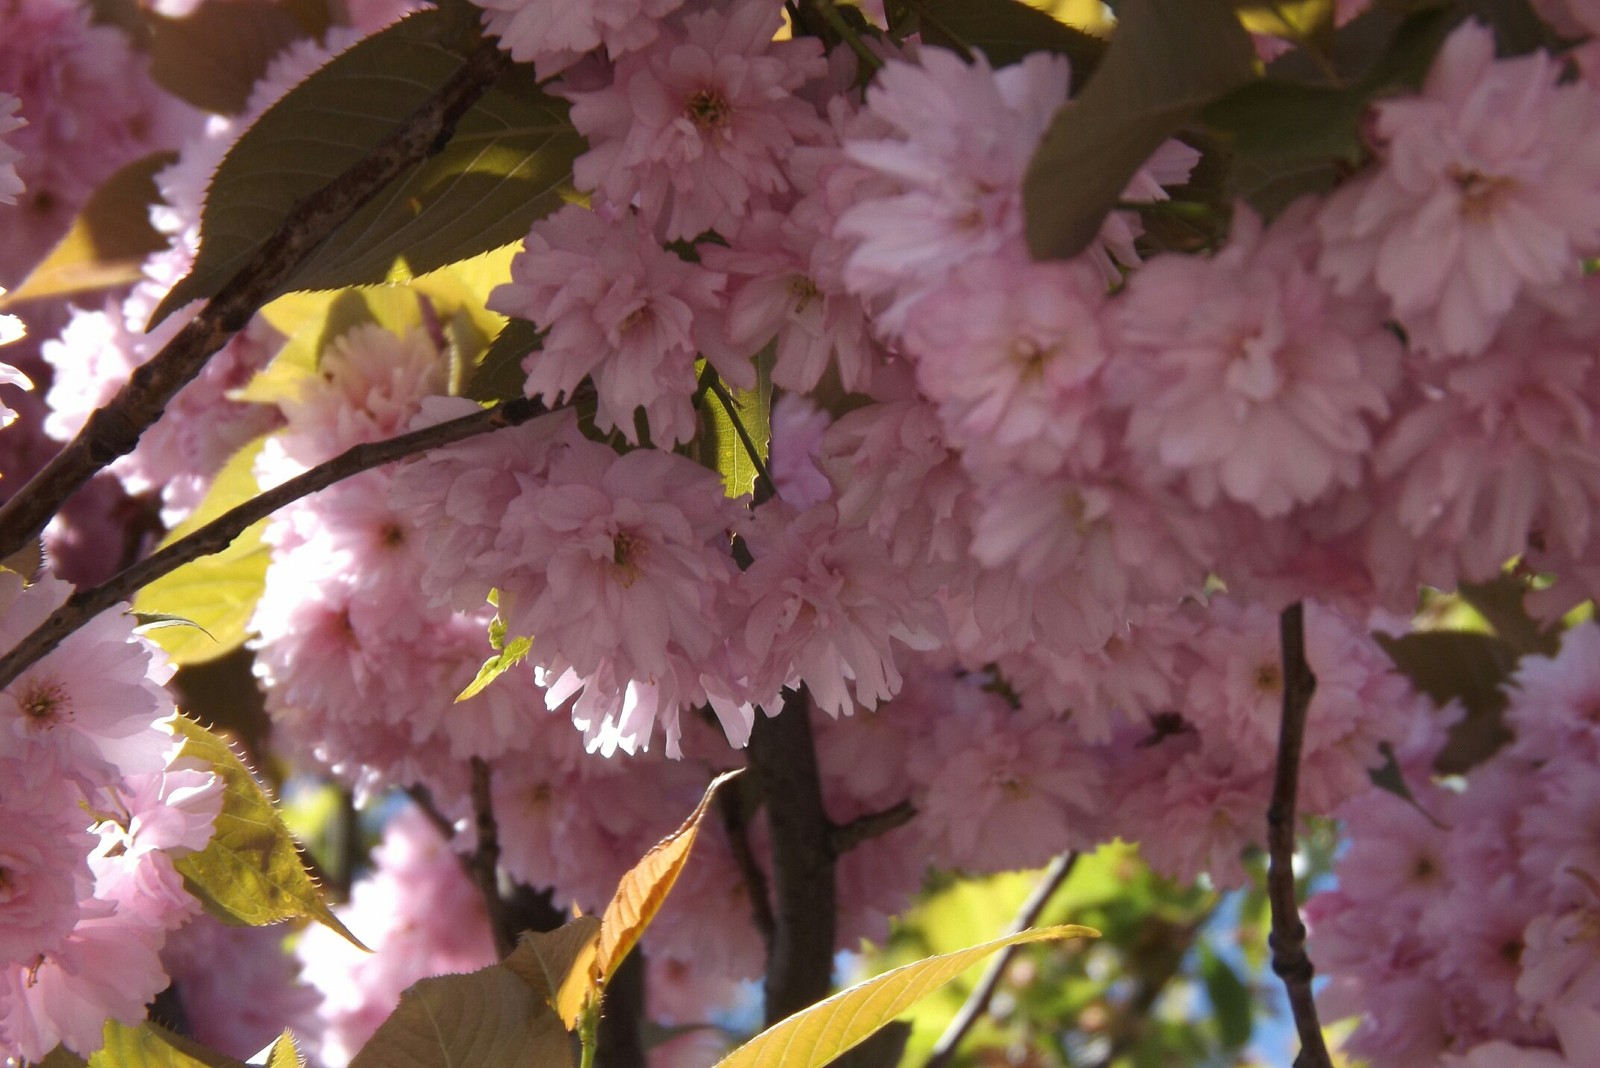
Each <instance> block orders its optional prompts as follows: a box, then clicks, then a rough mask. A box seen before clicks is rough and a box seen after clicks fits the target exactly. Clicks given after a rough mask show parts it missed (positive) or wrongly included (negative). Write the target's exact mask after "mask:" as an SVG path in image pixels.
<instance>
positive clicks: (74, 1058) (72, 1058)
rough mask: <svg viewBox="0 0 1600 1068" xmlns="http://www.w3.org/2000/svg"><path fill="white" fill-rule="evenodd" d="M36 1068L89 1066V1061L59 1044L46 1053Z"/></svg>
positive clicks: (86, 1067) (81, 1067)
mask: <svg viewBox="0 0 1600 1068" xmlns="http://www.w3.org/2000/svg"><path fill="white" fill-rule="evenodd" d="M36 1068H89V1062H88V1061H86V1060H84V1059H83V1058H82V1057H80V1056H78V1055H77V1054H76V1053H74V1052H72V1051H71V1050H70V1049H68V1048H67V1047H65V1046H57V1047H56V1048H55V1049H53V1050H51V1051H50V1052H49V1053H46V1054H45V1055H44V1060H42V1061H40V1062H39V1063H38V1065H37V1066H36Z"/></svg>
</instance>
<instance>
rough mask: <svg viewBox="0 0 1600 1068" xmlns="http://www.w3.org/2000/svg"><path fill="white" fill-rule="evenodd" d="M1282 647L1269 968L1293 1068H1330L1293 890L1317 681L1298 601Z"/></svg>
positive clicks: (1286, 618)
mask: <svg viewBox="0 0 1600 1068" xmlns="http://www.w3.org/2000/svg"><path fill="white" fill-rule="evenodd" d="M1278 635H1279V641H1280V642H1281V644H1282V646H1283V725H1282V727H1281V728H1280V730H1279V733H1278V767H1277V771H1276V773H1275V774H1274V776H1273V779H1272V802H1271V804H1270V805H1269V806H1268V808H1267V857H1268V864H1267V901H1268V903H1269V904H1270V905H1271V908H1272V934H1271V935H1270V936H1269V937H1268V939H1267V945H1268V946H1270V947H1271V949H1272V970H1273V972H1274V973H1275V974H1276V975H1277V976H1278V978H1280V979H1282V980H1283V985H1284V987H1285V989H1287V990H1288V992H1289V1007H1290V1009H1291V1011H1292V1012H1293V1013H1294V1024H1295V1029H1296V1030H1297V1031H1298V1032H1299V1033H1300V1055H1299V1056H1298V1057H1296V1058H1295V1062H1294V1063H1295V1068H1332V1061H1331V1060H1330V1059H1329V1057H1328V1047H1327V1045H1326V1044H1325V1043H1324V1042H1323V1040H1322V1025H1321V1024H1320V1023H1319V1022H1318V1020H1317V1003H1316V1001H1315V1000H1314V999H1313V997H1312V994H1311V976H1312V974H1313V971H1314V969H1313V968H1312V967H1311V958H1310V957H1308V956H1307V955H1306V925H1305V924H1304V923H1303V922H1301V920H1300V906H1299V903H1298V902H1297V901H1296V900H1295V887H1294V827H1295V799H1296V797H1297V795H1298V794H1299V790H1300V751H1301V749H1302V748H1303V747H1304V743H1305V736H1306V713H1307V711H1308V710H1309V709H1310V707H1311V696H1312V694H1314V693H1315V692H1316V689H1317V677H1316V676H1315V675H1314V674H1312V672H1311V665H1310V663H1309V662H1307V660H1306V637H1305V610H1304V608H1303V607H1302V606H1301V605H1300V603H1299V602H1298V601H1297V602H1295V603H1294V604H1292V605H1290V606H1289V607H1288V608H1285V609H1284V610H1283V615H1282V616H1281V617H1280V618H1279V621H1278Z"/></svg>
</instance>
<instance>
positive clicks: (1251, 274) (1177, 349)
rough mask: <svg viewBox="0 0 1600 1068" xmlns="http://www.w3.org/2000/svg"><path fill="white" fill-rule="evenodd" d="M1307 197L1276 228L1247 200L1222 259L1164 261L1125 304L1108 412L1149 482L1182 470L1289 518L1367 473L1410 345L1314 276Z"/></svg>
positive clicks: (1366, 303) (1205, 491)
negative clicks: (1121, 413) (1122, 428)
mask: <svg viewBox="0 0 1600 1068" xmlns="http://www.w3.org/2000/svg"><path fill="white" fill-rule="evenodd" d="M1313 210H1314V204H1313V203H1312V202H1311V201H1309V200H1304V201H1301V202H1299V203H1298V204H1296V205H1295V206H1294V207H1291V208H1290V209H1289V210H1288V211H1287V212H1286V213H1285V214H1284V215H1283V216H1282V217H1280V218H1279V219H1278V220H1277V221H1276V222H1275V223H1273V225H1272V226H1271V227H1264V226H1263V225H1262V223H1261V220H1260V219H1259V217H1257V216H1256V214H1255V212H1254V211H1252V210H1251V209H1250V208H1249V207H1247V206H1245V205H1242V204H1241V205H1239V206H1238V207H1237V208H1236V210H1235V212H1234V223H1233V229H1232V231H1231V233H1230V234H1229V238H1228V243H1227V245H1226V246H1225V247H1224V248H1223V250H1222V251H1221V252H1219V253H1217V254H1216V255H1215V256H1213V257H1211V258H1209V259H1205V258H1201V257H1196V256H1185V255H1177V254H1166V255H1161V256H1158V257H1156V258H1154V259H1152V260H1151V261H1150V262H1148V263H1146V264H1145V265H1144V266H1143V267H1141V268H1140V269H1139V270H1137V271H1135V272H1134V273H1133V275H1132V277H1131V279H1130V280H1129V283H1128V287H1127V289H1126V291H1125V292H1124V293H1123V295H1122V296H1121V297H1120V298H1119V299H1118V301H1117V303H1116V306H1115V307H1116V311H1115V322H1116V324H1117V330H1116V334H1115V341H1114V342H1113V343H1112V344H1113V346H1114V347H1115V349H1116V364H1115V368H1114V370H1113V371H1112V372H1109V373H1110V375H1111V380H1112V385H1110V386H1109V387H1108V392H1109V393H1110V394H1111V399H1112V403H1113V404H1115V405H1117V406H1118V407H1120V408H1123V409H1126V410H1128V411H1129V413H1130V414H1129V419H1128V426H1127V437H1126V440H1127V442H1128V445H1129V447H1130V448H1131V449H1132V451H1133V453H1134V456H1135V457H1136V458H1137V462H1138V464H1139V465H1140V467H1141V470H1142V471H1143V472H1144V473H1145V477H1146V478H1147V479H1149V480H1150V481H1153V482H1161V481H1164V480H1165V479H1166V478H1167V477H1169V475H1168V473H1169V472H1170V473H1171V474H1172V475H1181V477H1182V478H1183V479H1184V485H1185V487H1186V488H1187V491H1188V493H1189V495H1190V496H1191V497H1192V498H1193V499H1194V500H1195V502H1196V503H1197V504H1199V505H1201V506H1209V505H1211V504H1212V503H1214V502H1215V501H1216V500H1217V498H1218V497H1219V496H1226V497H1229V498H1231V499H1233V500H1236V501H1240V502H1242V503H1246V504H1249V505H1250V506H1252V507H1254V508H1255V509H1256V510H1258V511H1259V512H1260V513H1261V514H1262V515H1264V516H1268V517H1281V516H1283V515H1285V514H1286V513H1288V511H1289V510H1290V509H1291V508H1292V507H1294V506H1295V505H1299V504H1306V503H1309V502H1311V501H1313V500H1316V499H1318V498H1319V497H1321V496H1323V495H1325V494H1326V493H1328V492H1329V491H1330V490H1331V489H1333V488H1335V487H1338V486H1354V485H1356V484H1357V483H1358V482H1359V481H1360V479H1361V478H1362V476H1363V475H1364V474H1365V460H1366V456H1367V454H1368V452H1369V451H1370V449H1371V447H1372V440H1373V429H1374V427H1375V426H1376V425H1377V423H1378V420H1379V419H1381V418H1382V417H1384V416H1386V415H1387V414H1388V403H1387V400H1386V393H1387V392H1388V391H1390V390H1392V389H1393V388H1394V384H1395V382H1396V380H1397V379H1398V376H1399V372H1400V358H1401V347H1400V344H1399V342H1398V341H1396V340H1395V338H1394V337H1393V336H1392V335H1391V334H1389V333H1388V332H1387V331H1386V330H1385V329H1384V328H1383V325H1382V313H1381V309H1380V308H1379V307H1377V306H1376V304H1377V302H1376V301H1374V300H1372V299H1370V298H1368V299H1360V298H1359V297H1358V296H1352V297H1349V298H1340V297H1338V296H1336V295H1335V293H1334V291H1333V287H1332V286H1331V285H1330V284H1329V283H1328V282H1327V281H1326V280H1325V279H1324V278H1323V277H1322V276H1320V275H1319V274H1317V273H1316V271H1315V269H1314V266H1313V257H1314V255H1315V252H1316V248H1317V240H1316V236H1315V230H1314V229H1313V228H1312V226H1311V225H1310V217H1311V213H1312V212H1313Z"/></svg>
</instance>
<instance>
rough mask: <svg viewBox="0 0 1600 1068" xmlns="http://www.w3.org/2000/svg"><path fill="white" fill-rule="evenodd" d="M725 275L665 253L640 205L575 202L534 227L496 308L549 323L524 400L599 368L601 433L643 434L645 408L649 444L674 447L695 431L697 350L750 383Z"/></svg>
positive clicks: (733, 378) (553, 397)
mask: <svg viewBox="0 0 1600 1068" xmlns="http://www.w3.org/2000/svg"><path fill="white" fill-rule="evenodd" d="M723 283H724V277H723V275H721V274H719V273H717V272H715V271H710V270H707V269H706V268H704V267H701V266H700V265H698V264H694V263H689V262H687V261H685V260H683V259H680V258H679V257H678V256H676V255H674V254H673V253H671V252H668V251H667V250H665V249H663V248H662V247H661V246H660V244H659V243H658V242H657V241H656V240H655V238H653V237H651V236H650V234H649V232H648V231H647V230H646V228H645V223H644V220H643V219H642V218H641V217H640V216H638V215H636V214H634V213H633V212H629V211H624V212H623V213H622V214H621V215H620V216H619V217H617V218H615V219H610V218H607V217H606V216H603V215H602V214H600V213H599V212H593V211H588V210H586V209H584V208H581V207H577V206H575V205H569V206H567V207H565V208H562V209H561V210H560V211H558V212H556V213H555V214H554V215H552V216H550V217H549V218H547V219H542V220H540V221H539V222H537V223H535V224H534V226H533V229H532V231H531V232H530V233H529V234H528V237H527V240H526V241H525V243H524V248H523V250H522V251H521V252H519V253H518V254H517V256H516V258H515V259H514V260H513V261H512V264H511V281H510V282H508V283H506V284H505V285H501V286H498V287H496V288H495V290H494V292H493V293H492V294H491V295H490V298H489V306H490V307H491V308H493V309H495V310H496V311H501V312H504V313H506V314H507V315H515V316H519V317H521V318H524V319H529V320H532V321H533V322H534V323H536V324H537V325H538V326H539V327H540V328H541V329H544V330H546V334H545V337H544V343H543V345H542V346H541V347H540V348H539V349H536V350H535V351H534V352H532V353H530V354H529V355H528V357H527V358H526V359H525V360H524V361H523V365H522V366H523V370H525V371H526V372H527V374H528V380H527V385H526V392H527V395H528V396H530V397H542V398H543V399H544V400H546V401H547V402H552V403H553V402H555V401H557V400H559V399H561V398H563V397H568V396H571V395H572V391H573V390H575V389H576V388H577V387H578V384H579V383H580V382H582V381H583V379H584V378H585V377H586V376H590V375H592V376H593V378H594V384H595V387H596V390H597V391H598V393H599V396H600V407H599V411H598V413H597V415H596V421H597V422H598V424H599V425H600V427H601V428H602V429H604V430H611V429H613V428H615V429H617V430H620V431H621V433H622V434H623V435H624V436H625V437H627V439H628V440H629V441H633V442H637V440H638V431H637V429H636V427H635V424H634V412H635V410H636V409H638V408H643V409H644V410H645V414H646V418H647V419H648V422H649V424H650V437H651V440H652V441H654V442H655V443H656V444H658V445H667V444H671V443H673V442H679V441H687V440H688V439H689V438H691V437H693V436H694V434H695V431H696V427H697V424H696V420H695V414H694V409H693V407H692V405H691V404H690V398H691V396H692V395H693V393H694V390H695V359H696V357H697V356H698V355H700V354H702V353H703V354H704V355H705V356H706V357H707V358H708V359H709V360H710V361H711V363H712V364H713V366H714V367H715V368H716V369H717V371H718V372H719V373H720V374H721V375H722V377H723V378H724V379H725V380H726V381H727V382H728V383H729V384H731V385H734V386H739V387H742V388H749V387H750V386H753V385H754V384H755V369H754V366H753V365H752V364H751V363H750V360H749V356H750V353H748V352H746V353H743V354H735V353H731V352H730V351H729V350H728V349H727V347H726V346H725V345H724V344H723V342H722V340H721V336H720V329H719V328H718V325H717V324H719V323H720V321H721V319H720V315H719V314H718V310H719V308H720V306H721V301H722V289H723Z"/></svg>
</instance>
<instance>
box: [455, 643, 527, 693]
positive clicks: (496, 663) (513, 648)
mask: <svg viewBox="0 0 1600 1068" xmlns="http://www.w3.org/2000/svg"><path fill="white" fill-rule="evenodd" d="M532 648H533V639H532V638H512V639H511V640H510V641H509V642H507V643H506V645H505V648H504V649H501V650H500V651H499V652H498V653H495V654H494V655H493V656H491V657H490V658H489V659H488V660H486V661H484V663H483V666H482V667H481V668H479V669H478V674H477V676H476V677H475V678H474V679H473V680H472V681H471V682H469V683H467V688H466V689H465V690H462V691H461V692H460V693H458V694H456V701H458V702H460V701H466V700H470V699H471V698H474V697H476V696H478V695H479V694H480V693H482V692H483V691H484V690H485V689H487V688H488V686H489V684H490V683H491V682H493V681H494V680H495V679H498V678H499V677H500V676H501V675H504V674H505V673H506V672H508V671H510V670H511V669H512V668H514V667H516V666H517V665H518V664H520V663H522V661H523V660H525V659H527V656H528V651H529V650H530V649H532Z"/></svg>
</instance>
